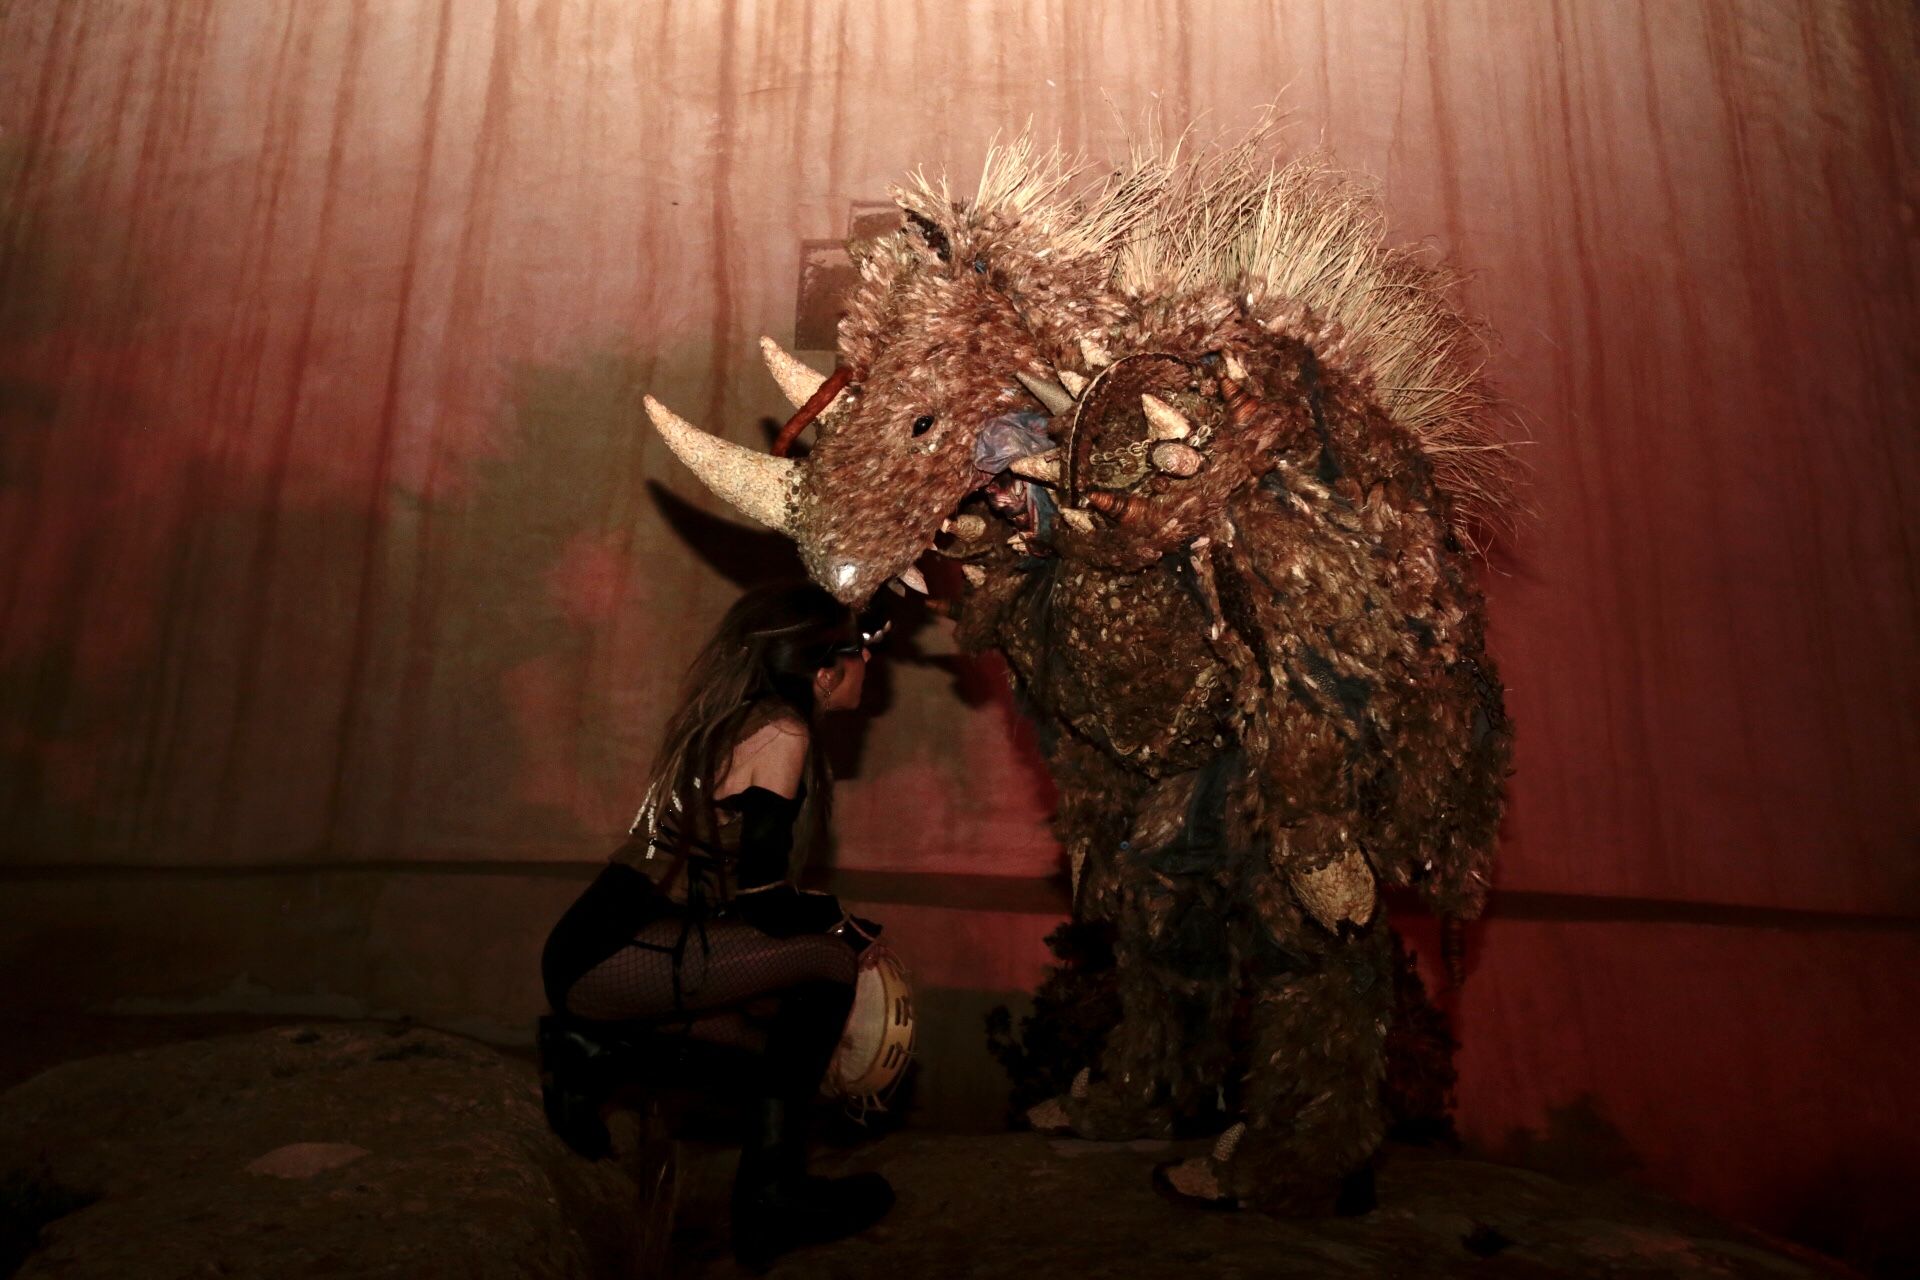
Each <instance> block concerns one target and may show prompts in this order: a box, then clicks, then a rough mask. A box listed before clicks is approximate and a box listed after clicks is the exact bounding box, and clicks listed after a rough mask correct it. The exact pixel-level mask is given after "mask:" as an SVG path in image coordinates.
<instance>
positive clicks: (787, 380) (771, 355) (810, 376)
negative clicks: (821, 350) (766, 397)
mask: <svg viewBox="0 0 1920 1280" xmlns="http://www.w3.org/2000/svg"><path fill="white" fill-rule="evenodd" d="M760 354H761V355H762V356H763V357H764V358H765V359H766V362H767V372H768V373H771V374H772V375H773V380H774V381H775V382H777V383H779V384H780V394H782V395H784V396H785V397H786V398H787V399H788V401H790V402H791V403H792V405H793V407H794V408H796V409H798V408H799V407H800V406H801V405H803V404H805V403H806V402H807V401H808V400H810V399H812V398H813V393H814V392H816V391H818V390H819V389H820V384H821V383H823V382H825V381H826V380H827V375H826V374H824V373H821V372H819V371H818V370H816V369H815V368H814V367H813V366H812V365H810V364H807V363H806V362H805V361H803V360H801V359H800V357H798V356H796V355H794V354H792V353H791V352H789V351H788V350H787V349H786V348H785V347H782V346H781V345H780V344H779V343H777V342H775V341H774V340H773V339H772V338H762V339H760Z"/></svg>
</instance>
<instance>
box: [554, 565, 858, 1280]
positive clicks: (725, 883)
mask: <svg viewBox="0 0 1920 1280" xmlns="http://www.w3.org/2000/svg"><path fill="white" fill-rule="evenodd" d="M867 658H868V652H867V648H866V637H864V636H863V635H862V634H861V632H860V631H859V629H858V625H857V623H856V620H855V619H854V617H853V616H852V615H851V614H850V613H849V612H848V610H847V609H846V607H845V606H843V605H841V604H839V603H837V602H836V601H835V600H834V599H833V597H831V596H829V595H828V594H827V593H826V592H824V591H822V590H820V589H819V588H818V587H814V586H811V585H799V586H780V587H771V588H760V589H756V590H753V591H750V592H748V593H747V594H746V595H744V596H742V597H741V598H740V600H739V601H737V602H736V603H735V604H734V606H733V607H732V608H731V609H729V610H728V611H727V615H726V617H725V618H723V619H722V620H721V622H720V626H719V629H718V630H717V631H716V632H715V633H714V635H713V638H712V639H711V640H709V641H708V642H707V645H706V647H705V648H704V649H702V650H701V652H700V655H699V656H698V657H697V658H696V659H695V660H694V663H693V666H692V668H691V670H690V671H689V673H688V684H687V689H686V693H685V696H684V697H683V699H682V701H681V703H680V706H679V709H678V710H677V711H675V712H674V714H673V716H672V718H671V719H670V720H669V721H668V724H667V734H666V741H665V743H664V744H663V745H662V747H661V749H660V754H659V756H658V758H657V759H656V761H655V762H654V766H653V772H652V776H651V778H650V780H649V783H648V786H647V791H646V799H645V802H644V804H643V805H642V807H641V810H640V814H639V816H638V818H637V819H636V820H635V823H634V828H633V838H632V839H631V840H629V841H628V842H627V844H626V845H624V846H622V848H621V849H620V850H619V851H618V852H616V853H615V854H614V856H613V859H612V861H611V862H610V863H609V864H608V866H607V868H606V870H605V871H603V872H602V873H601V874H600V877H599V878H598V879H596V880H595V881H594V882H593V884H592V885H591V886H589V888H588V889H587V891H586V893H585V894H583V895H582V896H581V898H580V900H579V901H578V902H576V903H574V905H573V906H572V907H571V908H570V909H568V911H567V913H566V915H564V916H563V917H562V918H561V920H560V923H559V924H558V925H556V926H555V927H554V930H553V934H552V936H551V937H550V938H549V939H548V940H547V946H546V950H545V952H544V954H543V955H542V956H541V971H542V977H543V979H544V980H545V984H546V989H547V998H548V1000H549V1001H551V1002H552V1004H553V1007H554V1008H555V1009H556V1010H559V1011H563V1012H565V1013H568V1014H571V1015H573V1016H575V1017H577V1018H586V1019H592V1020H595V1021H605V1022H627V1021H632V1020H635V1019H651V1020H658V1021H659V1024H660V1026H661V1027H662V1028H663V1029H666V1030H673V1029H677V1028H681V1027H684V1028H685V1031H686V1034H687V1035H689V1036H690V1037H693V1038H696V1039H702V1040H710V1041H717V1042H720V1043H723V1044H731V1045H736V1046H739V1047H741V1048H744V1049H748V1050H751V1051H753V1052H754V1053H755V1054H756V1055H757V1058H756V1069H755V1081H756V1091H757V1092H758V1093H759V1095H760V1096H759V1097H758V1098H757V1099H754V1100H752V1105H751V1107H750V1110H749V1119H748V1126H747V1138H746V1144H745V1146H744V1148H743V1149H742V1151H741V1156H740V1168H739V1172H738V1174H737V1175H736V1177H735V1180H734V1190H733V1241H734V1249H735V1252H736V1253H737V1254H738V1255H739V1256H740V1257H741V1259H742V1261H745V1262H748V1263H750V1264H755V1263H757V1264H764V1263H765V1262H767V1261H770V1260H771V1259H772V1258H773V1257H774V1256H775V1255H777V1254H779V1253H781V1252H783V1251H785V1250H786V1249H788V1248H791V1247H793V1246H794V1245H797V1244H803V1243H810V1242H818V1241H824V1240H829V1239H837V1238H839V1237H841V1236H845V1235H849V1234H852V1233H853V1232H856V1231H859V1230H861V1229H863V1228H865V1227H866V1226H868V1225H870V1224H871V1223H873V1222H875V1221H877V1220H878V1219H879V1218H880V1217H881V1216H882V1215H884V1214H885V1213H886V1211H887V1209H888V1208H889V1207H891V1205H892V1203H893V1193H892V1190H891V1188H889V1187H888V1185H887V1183H886V1181H885V1179H883V1178H881V1177H880V1176H879V1175H877V1174H863V1175H858V1176H856V1177H851V1178H839V1179H822V1178H809V1177H807V1176H806V1175H805V1172H804V1171H805V1161H806V1155H805V1143H806V1136H805V1129H806V1111H807V1108H808V1107H809V1105H810V1104H811V1102H812V1100H813V1098H814V1096H815V1095H816V1093H817V1092H818V1090H819V1087H820V1082H821V1078H822V1076H823V1075H824V1074H825V1072H826V1068H827V1065H828V1062H829V1061H830V1060H831V1058H832V1056H833V1051H834V1049H835V1047H836V1046H837V1045H838V1043H839V1039H840V1034H841V1031H842V1030H843V1028H844V1027H845V1025H846V1019H847V1013H848V1010H849V1009H850V1008H851V1005H852V1001H853V992H854V981H855V977H856V971H857V967H858V957H857V955H856V952H855V950H854V947H855V945H858V944H860V943H861V941H862V939H861V938H860V937H859V936H858V934H857V933H856V932H854V931H852V930H850V929H848V928H847V927H846V925H845V923H844V922H845V917H844V914H843V913H842V911H841V909H840V905H839V903H838V902H837V901H835V900H834V898H833V897H832V896H831V895H828V894H820V893H802V892H800V891H799V890H797V889H796V888H795V887H794V885H793V880H794V878H795V876H796V874H797V872H798V869H799V868H800V866H802V865H803V864H804V862H805V860H806V857H807V855H808V854H809V853H810V852H812V851H813V850H814V849H815V848H816V847H818V846H819V844H820V843H821V841H822V839H823V837H824V835H825V831H826V826H827V814H828V808H829V802H830V788H831V785H832V784H831V779H830V777H829V775H828V772H827V768H826V763H825V760H824V759H823V757H822V754H821V752H820V750H819V749H818V747H817V744H816V735H815V732H814V730H815V726H816V722H817V720H818V718H819V717H820V716H821V715H822V714H824V713H826V712H829V711H849V710H852V709H854V708H855V707H858V706H859V704H860V692H861V685H862V682H863V679H864V677H865V674H866V663H867Z"/></svg>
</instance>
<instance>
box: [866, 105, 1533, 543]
mask: <svg viewBox="0 0 1920 1280" xmlns="http://www.w3.org/2000/svg"><path fill="white" fill-rule="evenodd" d="M1276 132H1277V123H1276V121H1275V120H1274V119H1273V118H1272V117H1271V116H1269V117H1268V118H1267V119H1265V120H1263V121H1262V122H1261V123H1260V124H1258V125H1256V126H1255V127H1254V128H1253V129H1252V130H1251V131H1250V132H1249V133H1248V134H1247V135H1246V136H1245V137H1244V138H1242V139H1241V140H1240V141H1238V142H1236V143H1234V144H1232V145H1230V146H1224V147H1215V148H1211V149H1204V150H1202V149H1195V148H1193V147H1191V146H1190V142H1189V139H1188V137H1186V136H1185V135H1182V136H1181V137H1178V138H1174V139H1172V140H1168V139H1166V138H1164V137H1162V136H1161V135H1160V134H1159V133H1158V131H1157V130H1155V129H1152V128H1149V129H1148V130H1147V131H1146V132H1145V133H1144V134H1143V135H1141V136H1139V137H1136V138H1135V139H1134V140H1133V144H1132V146H1131V148H1130V154H1129V155H1128V157H1127V160H1126V162H1125V163H1124V164H1123V165H1122V166H1120V167H1119V168H1118V169H1117V170H1116V171H1114V172H1113V173H1112V175H1111V176H1110V177H1109V178H1108V179H1107V180H1106V181H1105V182H1104V183H1101V184H1099V185H1097V186H1095V187H1094V188H1093V189H1091V190H1081V189H1078V188H1079V186H1080V184H1079V183H1078V182H1077V179H1078V178H1079V177H1080V176H1081V175H1082V174H1083V173H1084V171H1085V170H1086V168H1087V165H1086V164H1085V163H1084V162H1083V161H1080V160H1076V159H1074V158H1072V157H1070V156H1068V155H1067V154H1066V153H1065V152H1063V151H1062V150H1061V149H1060V148H1058V147H1052V148H1042V147H1039V146H1038V145H1036V143H1035V142H1034V140H1033V137H1032V135H1031V134H1029V133H1023V134H1022V135H1020V136H1019V137H1018V138H1016V139H1014V140H1013V141H1012V142H1007V143H997V144H995V145H994V146H992V147H990V148H989V149H988V151H987V158H986V163H985V165H984V166H983V169H982V172H981V176H980V181H979V184H978V187H977V189H976V191H975V193H974V196H973V198H972V199H971V200H970V201H966V202H962V201H959V200H956V199H955V197H954V194H953V191H952V189H951V186H950V184H949V182H948V180H947V179H946V177H945V176H941V177H939V178H937V179H934V178H929V177H928V176H927V175H925V174H924V173H916V174H915V175H913V177H912V179H911V180H910V181H909V182H908V184H907V185H906V186H905V187H902V188H900V189H898V190H896V191H895V193H894V194H895V198H896V199H897V200H898V201H899V202H900V205H901V207H902V209H903V210H905V211H907V213H908V214H909V216H910V217H912V218H915V219H917V220H919V221H921V222H922V223H923V224H934V225H936V226H938V227H939V228H941V230H942V233H944V234H945V235H946V236H948V237H950V239H951V242H952V243H953V244H954V245H955V246H956V249H955V252H956V253H959V252H969V251H970V248H968V246H972V245H975V244H978V243H980V242H983V241H997V242H1006V241H1009V240H1017V241H1018V242H1019V244H1020V247H1021V248H1022V249H1023V250H1025V251H1026V252H1029V253H1035V254H1038V253H1045V254H1046V255H1048V256H1052V257H1054V258H1055V260H1056V262H1059V263H1062V264H1064V263H1067V262H1074V261H1082V260H1088V259H1093V260H1097V261H1098V263H1099V265H1100V266H1101V267H1102V268H1103V271H1102V274H1103V275H1104V277H1105V279H1106V280H1107V283H1108V286H1109V287H1110V288H1112V289H1113V290H1114V291H1116V292H1117V293H1119V294H1121V295H1123V296H1125V297H1127V298H1130V299H1136V300H1137V299H1143V298H1155V297H1159V298H1177V297H1197V296H1209V295H1211V296H1226V297H1231V298H1234V299H1237V300H1239V302H1240V303H1241V304H1242V305H1243V306H1244V307H1245V309H1246V311H1247V313H1248V314H1249V315H1250V316H1252V317H1253V318H1254V319H1256V320H1258V321H1260V322H1261V323H1262V324H1264V325H1266V326H1267V327H1268V328H1269V329H1272V330H1274V331H1276V332H1284V333H1286V334H1288V335H1289V336H1292V337H1297V338H1299V339H1301V340H1303V341H1305V342H1306V343H1307V344H1308V345H1309V346H1310V347H1313V348H1314V350H1315V352H1316V354H1317V355H1318V356H1319V358H1320V359H1321V360H1322V361H1323V362H1324V363H1326V364H1328V365H1332V366H1335V367H1340V368H1343V369H1344V370H1345V371H1346V372H1347V373H1349V374H1350V375H1351V376H1353V377H1355V378H1357V379H1359V380H1361V381H1363V382H1364V383H1366V384H1368V385H1369V386H1370V388H1371V390H1372V392H1373V395H1374V397H1375V399H1376V400H1377V401H1378V402H1379V404H1380V407H1381V408H1382V409H1383V410H1385V412H1386V413H1387V415H1388V416H1389V417H1390V418H1391V419H1392V420H1393V421H1394V423H1395V424H1397V425H1398V426H1399V427H1400V428H1401V429H1402V430H1404V431H1406V432H1407V433H1408V434H1409V436H1411V437H1412V439H1413V440H1414V441H1415V442H1416V444H1417V446H1418V448H1419V449H1420V451H1421V453H1422V454H1423V455H1424V456H1425V457H1426V458H1427V460H1428V462H1429V464H1430V465H1431V467H1432V469H1433V477H1434V481H1435V483H1436V485H1437V486H1438V487H1439V488H1440V490H1441V491H1442V492H1444V493H1445V494H1446V495H1447V496H1448V498H1449V499H1450V507H1451V510H1450V516H1449V519H1450V523H1451V526H1452V529H1453V532H1454V534H1455V535H1456V536H1457V537H1459V538H1460V539H1461V540H1462V541H1463V542H1464V543H1465V544H1466V545H1468V546H1469V547H1471V548H1473V549H1475V550H1483V549H1484V548H1485V546H1486V544H1487V542H1488V540H1489V538H1490V536H1492V535H1494V534H1497V533H1499V532H1501V531H1503V530H1506V529H1508V528H1509V527H1510V526H1511V523H1512V516H1513V513H1514V510H1515V502H1514V487H1515V481H1516V479H1517V473H1518V470H1519V468H1518V463H1517V461H1516V459H1515V457H1514V454H1513V448H1512V445H1511V444H1510V443H1509V440H1508V437H1509V436H1510V435H1512V434H1516V432H1515V427H1516V425H1517V421H1516V418H1515V415H1514V414H1513V413H1512V411H1511V410H1510V409H1509V408H1507V407H1506V405H1505V404H1504V403H1503V402H1502V400H1501V399H1500V397H1499V396H1498V395H1497V394H1496V393H1495V392H1494V390H1493V389H1492V387H1491V386H1490V385H1489V383H1488V381H1487V378H1486V374H1485V364H1486V355H1487V346H1488V344H1487V335H1486V332H1485V329H1484V327H1483V326H1482V325H1480V324H1478V323H1476V322H1475V321H1474V320H1472V319H1471V318H1469V317H1468V316H1467V315H1466V314H1465V313H1464V312H1463V311H1462V310H1461V308H1460V307H1459V305H1458V304H1457V302H1456V300H1455V299H1456V296H1457V294H1458V292H1459V288H1460V285H1461V283H1462V281H1463V278H1464V277H1463V275H1462V273H1461V272H1460V271H1459V270H1457V269H1456V268H1454V267H1452V266H1450V265H1448V264H1447V263H1446V262H1445V261H1444V260H1442V259H1441V258H1440V257H1439V256H1438V255H1437V254H1435V253H1433V252H1432V251H1431V250H1430V249H1427V248H1425V247H1422V246H1408V245H1400V246H1396V245H1392V244H1390V243H1389V242H1388V239H1387V226H1386V218H1385V215H1384V213H1383V212H1382V210H1381V207H1380V202H1379V199H1378V197H1377V195H1376V194H1375V192H1374V191H1373V190H1372V189H1371V187H1370V186H1369V185H1368V184H1367V183H1366V182H1364V181H1363V180H1361V179H1359V178H1357V177H1355V176H1354V175H1352V174H1349V173H1345V172H1343V171H1341V170H1339V169H1338V168H1336V167H1335V166H1334V165H1333V164H1332V163H1331V162H1330V160H1329V159H1328V158H1327V157H1325V156H1324V155H1317V154H1309V155H1304V156H1300V157H1297V158H1294V159H1292V160H1287V161H1282V160H1281V159H1280V158H1278V157H1277V155H1276V150H1277V147H1276V138H1275V135H1276ZM895 262H896V263H897V264H898V265H905V264H904V263H901V262H899V260H898V259H897V258H896V259H895ZM1140 338H1141V340H1143V341H1144V342H1145V343H1148V344H1150V343H1151V341H1152V338H1153V335H1152V334H1151V333H1147V334H1143V335H1140ZM1118 354H1127V353H1126V352H1124V351H1123V352H1120V353H1118Z"/></svg>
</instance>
